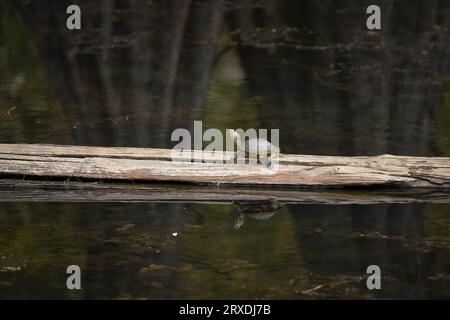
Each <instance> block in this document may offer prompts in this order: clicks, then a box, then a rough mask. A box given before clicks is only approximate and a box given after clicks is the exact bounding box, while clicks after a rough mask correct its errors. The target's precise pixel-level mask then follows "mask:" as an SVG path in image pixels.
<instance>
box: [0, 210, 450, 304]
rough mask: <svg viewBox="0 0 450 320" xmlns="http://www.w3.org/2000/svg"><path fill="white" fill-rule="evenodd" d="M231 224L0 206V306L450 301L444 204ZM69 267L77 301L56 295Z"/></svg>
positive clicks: (297, 213)
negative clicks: (76, 281) (372, 271)
mask: <svg viewBox="0 0 450 320" xmlns="http://www.w3.org/2000/svg"><path fill="white" fill-rule="evenodd" d="M237 217H238V212H237V210H236V208H234V207H233V206H231V205H192V204H191V205H183V204H176V205H174V204H110V203H101V204H82V203H65V204H56V203H53V204H52V203H47V204H40V205H35V204H31V203H9V204H7V203H3V204H2V205H1V206H0V219H1V221H2V223H1V224H0V266H1V268H0V271H1V272H0V287H1V290H0V297H1V298H11V297H16V298H30V297H31V298H44V297H45V298H75V297H76V298H81V297H82V298H150V299H158V298H186V297H189V298H200V299H203V298H216V299H222V298H225V299H231V298H247V299H255V298H258V299H263V298H290V299H292V298H293V299H299V298H306V299H310V298H448V296H449V294H450V277H449V271H450V235H449V228H450V206H449V205H372V206H338V205H328V206H320V205H292V206H286V207H283V208H282V209H281V210H280V211H278V212H277V213H276V214H275V215H274V216H273V217H272V218H271V219H269V220H266V221H258V220H255V219H251V218H247V219H246V220H245V222H244V224H243V225H242V226H241V227H240V228H239V229H238V230H235V229H234V227H233V225H234V222H235V220H236V218H237ZM175 233H176V234H177V235H176V236H174V234H175ZM71 264H77V265H79V266H80V267H81V269H82V270H83V274H82V284H83V290H81V291H78V292H72V291H69V290H67V289H66V287H65V281H66V277H67V275H66V273H65V270H66V268H67V266H68V265H71ZM371 264H378V265H379V266H380V268H381V270H382V289H381V290H379V291H375V292H374V291H369V290H368V289H367V287H366V278H367V275H366V273H365V271H366V268H367V266H369V265H371ZM5 266H9V267H14V268H16V270H10V269H6V268H5ZM17 268H18V269H17ZM318 285H324V286H323V287H322V288H320V289H317V290H315V291H312V292H308V291H307V290H310V289H313V288H316V287H317V286H318Z"/></svg>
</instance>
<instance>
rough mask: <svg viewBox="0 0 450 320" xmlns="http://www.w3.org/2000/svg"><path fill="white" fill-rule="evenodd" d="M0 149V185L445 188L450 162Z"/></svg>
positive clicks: (94, 149)
mask: <svg viewBox="0 0 450 320" xmlns="http://www.w3.org/2000/svg"><path fill="white" fill-rule="evenodd" d="M189 156H192V157H193V158H194V159H203V160H204V162H190V161H186V160H187V159H186V158H184V156H183V157H180V158H176V159H171V150H168V149H144V148H112V147H111V148H105V147H82V146H56V145H27V144H0V178H1V177H3V178H11V177H24V178H32V179H60V180H68V181H73V180H84V179H85V180H102V181H104V180H112V181H117V180H119V181H145V182H161V181H163V182H172V183H192V184H209V185H215V186H259V187H302V188H308V187H316V188H317V187H319V188H336V187H402V188H413V187H414V188H447V189H448V188H450V158H445V157H407V156H393V155H380V156H372V157H365V156H358V157H342V156H314V155H286V156H285V157H283V158H281V159H280V165H279V167H278V168H277V170H271V169H268V168H267V166H265V165H262V164H236V163H233V164H230V163H214V162H213V161H214V160H218V159H230V158H232V157H234V154H233V153H222V152H215V153H208V154H205V153H203V154H202V153H201V151H192V152H189Z"/></svg>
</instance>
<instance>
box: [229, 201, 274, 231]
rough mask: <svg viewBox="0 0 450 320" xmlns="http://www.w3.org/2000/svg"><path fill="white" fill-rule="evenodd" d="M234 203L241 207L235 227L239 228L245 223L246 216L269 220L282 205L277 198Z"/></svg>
mask: <svg viewBox="0 0 450 320" xmlns="http://www.w3.org/2000/svg"><path fill="white" fill-rule="evenodd" d="M233 204H235V205H237V206H238V208H239V213H240V214H239V217H238V218H237V219H236V222H235V223H234V229H236V230H237V229H239V228H240V227H241V226H242V225H243V224H244V220H245V217H246V216H247V217H250V218H252V219H255V220H260V221H263V220H268V219H270V218H272V217H273V216H274V215H275V213H276V212H277V211H278V210H279V209H280V208H281V207H282V205H280V204H279V203H278V202H277V199H275V198H270V199H267V200H255V201H239V200H238V201H233Z"/></svg>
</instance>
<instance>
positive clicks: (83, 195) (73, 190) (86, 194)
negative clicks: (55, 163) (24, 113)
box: [0, 179, 450, 205]
mask: <svg viewBox="0 0 450 320" xmlns="http://www.w3.org/2000/svg"><path fill="white" fill-rule="evenodd" d="M267 199H275V200H276V201H277V202H278V203H279V204H329V205H335V204H339V205H349V204H358V205H370V204H380V203H399V204H408V203H450V193H449V192H445V190H444V191H442V190H430V189H417V188H416V189H408V190H404V189H395V190H394V189H392V190H385V189H382V190H370V191H368V190H342V189H333V190H298V189H267V188H264V189H258V188H251V189H250V188H215V187H211V186H180V185H168V184H122V183H98V182H76V181H72V182H62V181H23V180H7V179H3V180H0V202H16V201H19V202H24V201H26V202H163V203H208V204H230V203H234V202H239V201H245V202H249V201H254V202H258V201H267Z"/></svg>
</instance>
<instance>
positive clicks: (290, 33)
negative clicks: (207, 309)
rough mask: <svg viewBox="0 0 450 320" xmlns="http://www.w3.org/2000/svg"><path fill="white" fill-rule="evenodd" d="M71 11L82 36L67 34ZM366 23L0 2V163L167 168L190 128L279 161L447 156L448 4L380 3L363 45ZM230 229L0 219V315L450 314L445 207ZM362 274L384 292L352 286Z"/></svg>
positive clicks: (312, 14) (228, 211)
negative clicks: (343, 301) (30, 311)
mask: <svg viewBox="0 0 450 320" xmlns="http://www.w3.org/2000/svg"><path fill="white" fill-rule="evenodd" d="M72 3H77V4H79V5H80V6H81V9H82V30H81V31H69V30H67V29H66V28H65V19H66V17H67V15H66V14H65V9H66V7H67V6H68V5H69V4H72ZM369 4H372V3H371V2H370V1H312V0H311V1H294V0H290V1H277V2H272V1H262V2H260V1H249V2H248V3H246V4H245V5H243V4H242V3H240V2H237V1H208V2H207V1H181V0H180V1H164V2H163V1H161V2H159V1H102V2H99V1H87V0H85V1H76V2H74V1H71V2H67V1H56V0H54V1H51V0H40V1H34V0H33V1H9V0H5V1H1V2H0V143H14V142H17V143H58V144H77V145H99V146H139V147H167V148H168V147H172V146H173V145H174V143H173V142H171V141H170V135H171V133H172V131H173V130H174V129H176V128H179V127H184V128H192V126H193V121H194V120H202V121H203V127H204V129H207V128H211V127H214V128H219V129H221V130H224V129H225V128H238V127H242V128H250V127H253V128H279V129H280V146H281V150H282V151H283V152H288V153H304V154H328V155H371V154H381V153H392V154H400V155H420V156H450V99H449V97H450V91H449V90H450V89H449V85H450V83H449V75H450V68H449V62H450V48H449V43H450V42H449V40H450V39H449V38H450V34H449V31H448V28H450V3H447V2H446V1H437V0H436V1H432V0H431V1H425V0H423V1H420V0H419V1H400V0H397V1H378V5H380V7H381V10H382V31H381V32H368V31H367V29H366V28H365V19H366V15H365V9H366V8H367V6H368V5H369ZM0 201H1V199H0ZM237 217H238V210H237V208H236V207H234V206H232V205H206V204H198V205H194V204H168V203H166V204H164V203H161V204H129V203H128V204H119V203H98V204H82V203H63V204H61V203H60V204H56V203H26V202H25V203H7V202H0V297H2V298H29V297H32V298H47V297H56V298H76V297H86V298H103V297H108V298H345V297H352V298H449V297H450V288H449V279H450V278H449V277H450V275H449V268H450V250H449V249H450V239H449V237H450V206H449V205H444V204H410V205H394V204H383V205H381V204H380V205H370V206H357V205H355V206H349V205H347V206H338V205H329V206H324V205H309V206H306V205H288V206H285V207H283V208H282V209H280V210H279V211H278V212H277V214H276V215H275V216H273V217H272V218H271V219H268V220H265V221H257V220H254V219H251V218H246V219H245V222H244V224H243V225H242V226H241V228H239V229H238V230H235V229H234V228H233V226H234V223H235V220H236V219H237ZM172 233H177V236H173V235H172ZM69 264H78V265H80V267H81V268H82V270H83V280H82V281H83V290H82V291H80V292H73V291H68V290H67V289H65V279H66V276H67V275H66V274H65V268H66V267H67V265H69ZM370 264H378V265H379V266H380V267H381V269H382V290H379V291H375V292H374V291H369V290H367V288H366V286H365V269H366V268H367V266H368V265H370ZM320 285H322V286H321V287H317V286H320ZM309 289H314V290H311V291H307V290H309Z"/></svg>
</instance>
